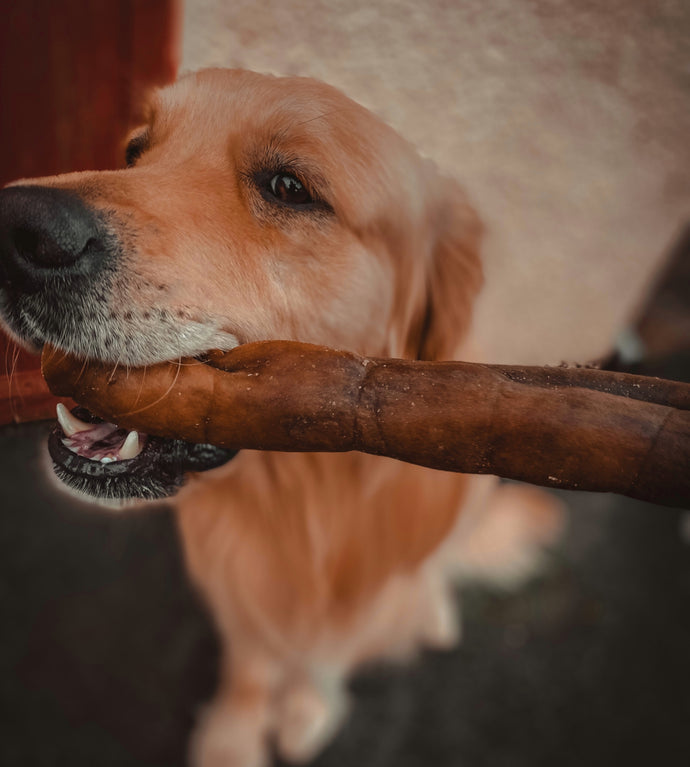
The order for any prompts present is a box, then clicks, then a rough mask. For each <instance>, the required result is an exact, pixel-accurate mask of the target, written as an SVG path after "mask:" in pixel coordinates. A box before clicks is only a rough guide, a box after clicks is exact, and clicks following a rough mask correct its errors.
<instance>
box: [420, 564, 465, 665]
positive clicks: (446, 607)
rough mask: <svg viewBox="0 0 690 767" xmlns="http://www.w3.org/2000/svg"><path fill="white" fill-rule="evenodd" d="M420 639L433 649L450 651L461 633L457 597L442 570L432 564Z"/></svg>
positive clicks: (428, 575)
mask: <svg viewBox="0 0 690 767" xmlns="http://www.w3.org/2000/svg"><path fill="white" fill-rule="evenodd" d="M419 626H420V631H421V641H422V643H423V644H424V645H426V646H427V647H430V648H432V649H434V650H449V649H451V648H453V647H455V646H456V645H458V644H459V642H460V638H461V636H462V625H461V615H460V609H459V606H458V599H457V598H456V596H455V594H454V590H453V584H452V582H449V579H448V578H447V576H446V574H445V573H444V572H443V570H442V569H440V568H437V567H433V569H432V567H431V566H430V567H429V571H428V572H427V573H426V588H425V599H424V602H423V605H422V610H421V611H420V620H419Z"/></svg>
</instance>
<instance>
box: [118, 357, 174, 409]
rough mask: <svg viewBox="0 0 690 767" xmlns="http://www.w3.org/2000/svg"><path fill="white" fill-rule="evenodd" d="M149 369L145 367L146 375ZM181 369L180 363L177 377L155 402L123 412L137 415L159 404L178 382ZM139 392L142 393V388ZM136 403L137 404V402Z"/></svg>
mask: <svg viewBox="0 0 690 767" xmlns="http://www.w3.org/2000/svg"><path fill="white" fill-rule="evenodd" d="M147 369H148V368H147V367H145V368H144V375H145V374H146V371H147ZM181 369H182V365H180V364H179V363H178V365H177V369H176V371H175V377H174V378H173V380H172V381H171V383H170V385H169V386H168V388H167V389H166V391H165V392H163V394H161V396H160V397H158V399H156V400H154V401H153V402H149V403H148V404H146V405H144V406H143V407H140V408H137V409H136V410H129V411H127V413H123V415H127V416H129V415H135V414H136V413H143V412H144V411H145V410H148V409H149V408H151V407H154V406H155V405H158V404H159V403H160V402H162V401H163V400H164V399H165V398H166V397H167V396H168V395H169V394H170V392H171V391H172V390H173V389H174V388H175V384H176V383H177V379H178V378H179V376H180V370H181ZM142 385H143V376H142ZM139 393H140V394H141V389H140V392H139ZM137 401H138V399H137ZM134 404H135V405H136V402H135V403H134Z"/></svg>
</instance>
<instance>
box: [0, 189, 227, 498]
mask: <svg viewBox="0 0 690 767" xmlns="http://www.w3.org/2000/svg"><path fill="white" fill-rule="evenodd" d="M120 258H121V247H120V243H119V241H118V239H117V236H116V235H115V234H114V232H113V231H112V229H111V228H110V227H109V226H108V222H107V217H106V215H105V214H104V213H102V212H101V211H98V210H96V209H94V208H91V207H90V206H89V205H88V204H87V203H86V202H85V201H84V200H83V199H82V198H81V197H80V196H79V195H78V194H77V193H76V192H73V191H70V190H65V189H57V188H53V187H44V186H37V185H16V186H10V187H7V188H6V189H3V190H0V318H1V319H2V320H3V321H4V323H5V324H6V325H7V327H8V328H9V329H10V330H11V331H12V332H13V333H14V335H15V336H16V337H18V338H19V340H20V341H22V342H23V343H25V344H27V345H29V346H32V347H33V348H34V349H35V350H40V349H41V347H42V346H43V344H44V343H46V342H51V343H52V344H54V345H55V346H57V347H60V348H70V347H74V346H77V347H78V348H80V349H85V348H86V349H88V348H93V349H97V348H99V346H100V345H101V344H102V343H105V344H106V345H107V343H108V335H109V329H108V327H107V323H108V314H109V310H108V293H109V290H110V285H111V282H112V279H113V276H114V274H115V271H116V269H117V266H118V261H119V260H120ZM65 413H66V411H63V414H62V415H63V417H62V418H61V419H60V424H59V425H57V426H56V427H55V429H54V430H53V432H52V434H51V436H50V438H49V441H48V448H49V452H50V455H51V458H52V460H53V468H54V470H55V472H56V474H57V476H58V477H60V479H62V480H63V482H65V483H66V484H67V485H69V486H70V487H72V488H73V489H75V490H77V491H79V492H81V493H83V494H86V495H89V496H93V497H96V498H101V499H107V500H113V501H122V500H126V499H129V498H145V499H155V498H164V497H166V496H168V495H172V494H173V493H174V492H175V491H176V490H177V489H178V488H179V487H180V486H181V485H182V484H183V482H184V477H185V475H186V474H187V473H188V472H190V471H195V472H196V471H205V470H207V469H212V468H215V467H217V466H220V465H222V464H223V463H225V462H227V461H228V460H230V458H232V457H233V456H234V454H235V453H234V452H233V451H228V450H223V449H221V448H216V447H213V446H211V445H193V444H190V443H186V442H182V441H180V440H164V439H160V438H156V437H148V436H147V435H137V434H136V433H134V434H130V435H127V434H120V432H121V430H120V429H118V427H117V425H115V424H102V423H99V422H98V421H99V419H96V418H94V417H92V416H91V414H90V413H88V411H84V410H83V409H81V410H80V411H79V413H80V416H81V418H82V419H85V420H86V421H88V422H89V423H88V424H87V423H85V422H84V423H82V426H81V427H79V426H77V427H76V430H77V431H78V433H77V434H76V435H75V433H74V431H75V427H74V425H73V424H74V423H79V421H71V422H70V420H69V418H70V416H69V414H66V415H65ZM66 424H67V426H66V427H65V425H66ZM70 424H72V425H70ZM87 426H88V428H86V427H87ZM65 428H66V429H67V431H65Z"/></svg>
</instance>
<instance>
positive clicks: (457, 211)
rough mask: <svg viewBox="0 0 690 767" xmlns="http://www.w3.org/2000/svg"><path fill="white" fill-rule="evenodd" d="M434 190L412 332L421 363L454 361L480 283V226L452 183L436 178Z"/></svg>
mask: <svg viewBox="0 0 690 767" xmlns="http://www.w3.org/2000/svg"><path fill="white" fill-rule="evenodd" d="M434 187H435V188H434V191H435V193H436V194H434V198H435V199H432V202H431V210H430V213H429V221H430V225H431V227H432V235H431V254H430V260H429V263H428V264H427V271H426V303H425V306H424V310H423V313H422V314H421V315H420V317H419V320H418V324H417V332H416V333H415V334H414V335H415V336H416V339H417V341H416V355H417V357H418V359H425V360H442V359H455V358H456V355H457V352H458V348H459V347H460V345H461V344H462V342H463V340H464V339H465V337H466V334H467V331H468V330H469V326H470V322H471V319H472V310H473V306H474V302H475V298H476V296H477V293H478V292H479V289H480V288H481V285H482V281H483V278H482V267H481V261H480V258H479V245H480V241H481V237H482V231H483V228H482V225H481V223H480V221H479V218H478V217H477V215H476V213H475V212H474V210H473V209H472V207H471V205H470V204H469V202H468V201H467V198H466V197H465V194H464V192H463V191H462V189H461V188H460V186H459V184H458V183H457V182H455V181H453V180H451V179H446V178H441V179H439V178H438V177H436V179H435V183H434ZM413 354H414V352H413Z"/></svg>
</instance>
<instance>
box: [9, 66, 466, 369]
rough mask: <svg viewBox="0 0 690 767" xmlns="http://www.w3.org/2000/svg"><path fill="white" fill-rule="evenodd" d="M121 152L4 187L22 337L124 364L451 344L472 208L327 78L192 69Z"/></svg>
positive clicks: (14, 320)
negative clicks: (123, 163) (117, 164)
mask: <svg viewBox="0 0 690 767" xmlns="http://www.w3.org/2000/svg"><path fill="white" fill-rule="evenodd" d="M126 158H127V165H128V167H127V168H125V169H123V170H118V171H105V172H85V173H73V174H67V175H62V176H55V177H51V178H42V179H34V180H23V181H21V182H17V183H16V184H13V185H11V186H9V187H7V188H6V189H5V190H3V191H2V192H0V312H1V314H2V317H3V319H4V322H5V324H6V326H7V328H8V329H9V331H10V333H11V334H13V335H14V336H15V337H16V338H17V339H18V340H19V341H20V342H22V343H24V344H26V345H29V346H32V347H33V348H36V349H38V348H40V347H41V346H42V345H43V344H44V343H46V342H50V343H51V344H53V345H54V346H57V347H60V348H62V349H65V350H66V351H69V352H72V353H73V354H75V355H77V356H81V357H89V358H98V359H101V360H105V361H110V362H113V363H114V364H126V365H145V364H150V363H153V362H157V361H161V360H166V359H174V358H177V357H179V356H194V355H198V354H201V353H203V352H205V351H206V350H208V349H209V348H225V349H227V348H231V347H233V346H235V345H237V344H241V343H244V342H248V341H255V340H262V339H273V338H276V339H294V340H301V341H311V342H315V343H320V344H326V345H330V346H336V347H345V348H350V349H352V350H355V351H358V352H361V353H366V354H376V355H382V356H419V357H422V358H428V359H434V358H443V357H452V356H453V355H454V353H455V352H456V350H457V348H458V345H459V343H460V342H461V341H462V338H463V336H464V334H465V331H466V329H467V325H468V322H469V318H470V312H471V306H472V301H473V297H474V294H475V293H476V291H477V289H478V287H479V283H480V281H481V277H480V267H479V260H478V255H477V243H478V238H479V230H480V227H479V225H478V222H477V219H476V217H475V216H474V214H473V213H472V211H471V209H470V208H469V206H468V205H467V203H466V202H465V200H464V197H463V195H462V193H461V192H460V190H459V188H458V186H457V185H456V184H455V182H453V181H451V180H449V179H447V178H444V177H443V176H442V175H440V174H439V173H438V172H437V171H436V170H435V169H434V167H433V166H432V165H431V163H429V162H426V161H423V160H422V159H420V157H419V156H418V155H417V154H416V152H415V151H414V150H413V149H412V148H411V147H410V146H409V145H408V144H407V143H406V142H405V141H404V140H403V139H401V138H400V137H399V136H398V135H397V134H396V133H395V132H394V131H393V130H392V129H390V128H389V127H387V126H386V125H385V124H384V123H382V122H381V121H380V120H378V119H377V118H376V117H374V116H373V115H372V114H371V113H370V112H368V111H367V110H365V109H363V108H362V107H360V106H358V105H357V104H355V103H354V102H352V101H350V100H349V99H347V98H346V97H345V96H343V95H342V94H341V93H339V92H338V91H336V90H334V89H333V88H330V87H329V86H326V85H324V84H322V83H319V82H315V81H313V80H309V79H305V78H274V77H270V76H264V75H258V74H255V73H250V72H245V71H237V70H206V71H202V72H199V73H196V74H192V75H189V76H187V77H184V78H182V79H181V80H180V81H179V82H178V83H176V84H175V85H173V86H171V87H169V88H166V89H163V90H161V91H159V92H157V93H156V94H154V95H153V97H152V99H151V100H150V102H149V105H148V119H147V122H146V124H145V125H144V126H142V127H141V128H139V129H138V130H136V131H135V132H134V133H133V134H132V136H131V137H130V140H129V143H128V145H127V149H126Z"/></svg>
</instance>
